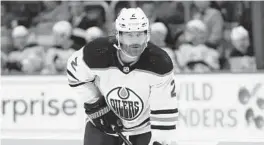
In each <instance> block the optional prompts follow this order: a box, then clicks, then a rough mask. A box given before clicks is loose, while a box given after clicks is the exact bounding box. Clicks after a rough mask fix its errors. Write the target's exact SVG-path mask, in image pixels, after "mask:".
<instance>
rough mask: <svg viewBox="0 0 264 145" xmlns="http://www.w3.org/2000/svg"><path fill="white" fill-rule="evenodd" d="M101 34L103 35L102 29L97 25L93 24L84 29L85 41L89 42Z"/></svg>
mask: <svg viewBox="0 0 264 145" xmlns="http://www.w3.org/2000/svg"><path fill="white" fill-rule="evenodd" d="M103 36H104V32H103V30H102V29H100V28H99V27H96V26H94V27H91V28H88V29H87V30H86V35H85V40H86V43H89V42H90V41H92V40H94V39H96V38H99V37H103Z"/></svg>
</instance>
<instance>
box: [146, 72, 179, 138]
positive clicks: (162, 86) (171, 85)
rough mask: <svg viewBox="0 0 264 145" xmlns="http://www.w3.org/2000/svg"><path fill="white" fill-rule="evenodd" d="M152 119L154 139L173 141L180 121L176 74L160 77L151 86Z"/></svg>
mask: <svg viewBox="0 0 264 145" xmlns="http://www.w3.org/2000/svg"><path fill="white" fill-rule="evenodd" d="M150 109H151V112H150V119H151V129H152V134H153V139H158V140H171V139H173V138H169V137H170V135H171V134H175V133H174V132H175V131H176V124H177V120H178V104H177V92H176V87H175V80H174V73H173V72H172V71H171V72H169V73H168V74H165V75H163V76H159V77H158V78H157V82H156V83H155V84H154V85H152V86H151V95H150Z"/></svg>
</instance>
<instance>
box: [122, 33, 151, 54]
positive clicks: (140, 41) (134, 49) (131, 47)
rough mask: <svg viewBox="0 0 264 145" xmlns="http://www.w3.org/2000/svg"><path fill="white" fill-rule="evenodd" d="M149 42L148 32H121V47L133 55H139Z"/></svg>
mask: <svg viewBox="0 0 264 145" xmlns="http://www.w3.org/2000/svg"><path fill="white" fill-rule="evenodd" d="M146 42H147V33H146V32H143V31H142V32H122V33H121V34H120V43H121V48H122V49H123V50H124V51H125V52H126V53H127V54H129V55H131V56H133V57H134V56H139V55H140V54H141V53H142V51H143V50H144V48H145V45H146Z"/></svg>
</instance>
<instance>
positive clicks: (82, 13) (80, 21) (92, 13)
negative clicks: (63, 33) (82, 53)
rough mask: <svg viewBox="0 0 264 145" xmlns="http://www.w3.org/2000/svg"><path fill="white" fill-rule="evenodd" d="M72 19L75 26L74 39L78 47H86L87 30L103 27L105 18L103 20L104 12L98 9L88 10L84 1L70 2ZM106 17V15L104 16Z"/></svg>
mask: <svg viewBox="0 0 264 145" xmlns="http://www.w3.org/2000/svg"><path fill="white" fill-rule="evenodd" d="M69 7H70V12H71V18H70V22H71V24H72V26H73V35H72V39H73V40H74V42H75V43H76V44H78V45H81V46H83V45H85V43H86V41H85V34H86V32H85V31H86V30H87V29H88V28H90V27H93V26H97V27H102V25H103V23H104V22H103V21H104V18H102V10H101V9H100V8H98V7H88V8H87V9H85V8H86V6H85V3H84V2H83V1H72V2H69ZM103 17H104V15H103Z"/></svg>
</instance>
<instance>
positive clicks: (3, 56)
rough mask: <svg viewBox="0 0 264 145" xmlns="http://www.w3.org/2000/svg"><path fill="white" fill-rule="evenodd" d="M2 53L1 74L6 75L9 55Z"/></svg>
mask: <svg viewBox="0 0 264 145" xmlns="http://www.w3.org/2000/svg"><path fill="white" fill-rule="evenodd" d="M0 53H1V74H5V71H6V69H5V68H6V64H7V60H8V57H7V54H6V53H4V52H2V51H1V50H0Z"/></svg>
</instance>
